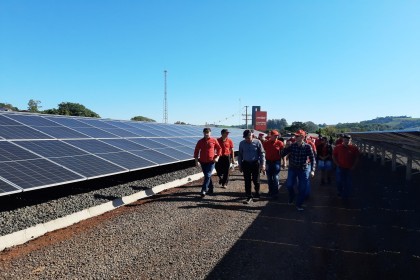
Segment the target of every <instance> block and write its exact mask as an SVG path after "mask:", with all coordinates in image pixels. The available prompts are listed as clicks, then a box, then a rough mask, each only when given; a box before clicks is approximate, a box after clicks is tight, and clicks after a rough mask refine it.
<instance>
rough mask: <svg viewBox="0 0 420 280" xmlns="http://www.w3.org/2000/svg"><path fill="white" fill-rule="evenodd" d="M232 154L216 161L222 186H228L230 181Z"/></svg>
mask: <svg viewBox="0 0 420 280" xmlns="http://www.w3.org/2000/svg"><path fill="white" fill-rule="evenodd" d="M229 167H230V156H221V157H220V158H219V161H218V162H217V163H216V172H217V176H218V177H219V182H220V184H221V185H222V186H227V184H228V182H229Z"/></svg>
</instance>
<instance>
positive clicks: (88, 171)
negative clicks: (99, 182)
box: [51, 155, 127, 178]
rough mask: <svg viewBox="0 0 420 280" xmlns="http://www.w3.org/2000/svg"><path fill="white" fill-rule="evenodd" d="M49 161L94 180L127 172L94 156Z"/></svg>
mask: <svg viewBox="0 0 420 280" xmlns="http://www.w3.org/2000/svg"><path fill="white" fill-rule="evenodd" d="M51 160H52V161H54V162H56V163H58V164H60V165H62V166H65V167H67V168H69V169H71V170H73V171H75V172H77V173H79V174H81V175H83V176H85V177H87V178H95V177H99V176H103V175H111V174H117V173H121V172H125V171H127V169H125V168H123V167H121V166H119V165H116V164H114V163H112V162H110V161H107V160H103V159H101V158H99V157H97V156H94V155H79V156H71V157H60V158H51Z"/></svg>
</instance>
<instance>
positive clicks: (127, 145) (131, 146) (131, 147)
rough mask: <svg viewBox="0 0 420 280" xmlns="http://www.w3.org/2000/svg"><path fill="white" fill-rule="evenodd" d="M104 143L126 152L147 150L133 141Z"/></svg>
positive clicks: (119, 140) (106, 141)
mask: <svg viewBox="0 0 420 280" xmlns="http://www.w3.org/2000/svg"><path fill="white" fill-rule="evenodd" d="M101 141H102V142H105V143H107V144H109V145H113V146H115V147H117V148H120V149H122V150H126V151H136V150H147V149H148V148H147V147H146V146H142V145H140V144H137V143H134V142H132V141H129V140H126V139H103V140H101Z"/></svg>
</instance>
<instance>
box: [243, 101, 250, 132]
mask: <svg viewBox="0 0 420 280" xmlns="http://www.w3.org/2000/svg"><path fill="white" fill-rule="evenodd" d="M248 107H249V106H245V115H242V116H245V119H243V120H244V121H245V128H246V129H248V121H249V120H251V119H249V118H248Z"/></svg>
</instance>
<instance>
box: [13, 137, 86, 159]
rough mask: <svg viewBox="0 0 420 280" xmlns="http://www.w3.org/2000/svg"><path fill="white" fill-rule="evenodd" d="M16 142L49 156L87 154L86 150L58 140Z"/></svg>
mask: <svg viewBox="0 0 420 280" xmlns="http://www.w3.org/2000/svg"><path fill="white" fill-rule="evenodd" d="M16 144H18V145H19V146H22V147H24V148H26V149H28V150H31V151H33V152H35V153H37V154H39V155H41V156H43V157H47V158H52V157H66V156H77V155H87V153H86V152H84V151H82V150H80V149H78V148H75V147H72V146H70V145H68V144H66V143H64V142H61V141H58V140H39V141H19V142H16Z"/></svg>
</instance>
